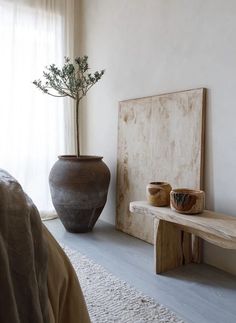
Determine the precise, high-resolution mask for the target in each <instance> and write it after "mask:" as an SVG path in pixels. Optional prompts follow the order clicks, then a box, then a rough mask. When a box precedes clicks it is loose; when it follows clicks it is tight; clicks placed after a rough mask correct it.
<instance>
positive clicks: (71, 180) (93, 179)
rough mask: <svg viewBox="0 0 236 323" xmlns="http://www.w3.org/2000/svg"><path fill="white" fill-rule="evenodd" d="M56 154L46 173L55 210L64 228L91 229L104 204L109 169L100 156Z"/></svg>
mask: <svg viewBox="0 0 236 323" xmlns="http://www.w3.org/2000/svg"><path fill="white" fill-rule="evenodd" d="M58 158H59V160H58V161H57V162H56V163H55V164H54V166H53V167H52V170H51V172H50V175H49V184H50V191H51V196H52V202H53V205H54V207H55V209H56V211H57V214H58V216H59V218H60V219H61V221H62V223H63V225H64V227H65V228H66V230H67V231H70V232H88V231H91V230H92V229H93V227H94V225H95V223H96V221H97V219H98V217H99V215H100V214H101V212H102V210H103V208H104V206H105V204H106V200H107V192H108V187H109V183H110V171H109V169H108V167H107V166H106V164H105V163H104V162H103V161H102V158H103V157H98V156H80V157H76V156H69V155H68V156H59V157H58Z"/></svg>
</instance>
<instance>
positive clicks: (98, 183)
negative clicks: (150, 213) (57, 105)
mask: <svg viewBox="0 0 236 323" xmlns="http://www.w3.org/2000/svg"><path fill="white" fill-rule="evenodd" d="M104 72H105V71H104V70H101V71H96V72H95V73H90V72H89V66H88V57H87V56H82V57H76V58H75V59H74V61H73V62H72V61H71V59H70V58H68V57H65V62H64V65H63V66H62V68H59V67H57V66H56V65H55V64H52V65H50V66H48V67H46V71H44V72H43V78H44V80H43V81H42V80H40V79H39V80H35V81H34V82H33V83H34V84H35V85H36V87H37V88H39V89H40V90H41V91H42V92H43V93H45V94H48V95H51V96H54V97H70V98H71V99H72V100H74V102H75V104H74V109H75V116H76V147H77V152H76V155H62V156H58V160H57V161H56V163H55V164H54V166H53V167H52V169H51V171H50V175H49V185H50V191H51V197H52V202H53V205H54V207H55V209H56V211H57V213H58V216H59V218H60V219H61V221H62V223H63V225H64V227H65V228H66V230H67V231H70V232H88V231H91V230H92V229H93V227H94V225H95V223H96V221H97V219H98V217H99V216H100V214H101V212H102V210H103V208H104V206H105V204H106V200H107V193H108V188H109V183H110V171H109V169H108V167H107V166H106V164H105V163H104V162H103V161H102V158H103V157H100V156H86V155H81V154H80V136H79V106H80V101H81V100H82V98H83V97H84V96H86V94H87V92H88V91H89V90H90V89H91V87H92V86H94V85H95V84H96V83H97V82H98V81H99V80H100V79H101V77H102V76H103V74H104Z"/></svg>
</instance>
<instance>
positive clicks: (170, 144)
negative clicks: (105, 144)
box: [116, 89, 205, 243]
mask: <svg viewBox="0 0 236 323" xmlns="http://www.w3.org/2000/svg"><path fill="white" fill-rule="evenodd" d="M204 103H205V89H195V90H189V91H183V92H176V93H170V94H164V95H158V96H153V97H147V98H141V99H135V100H127V101H123V102H120V106H119V128H118V161H117V216H116V227H117V229H119V230H121V231H124V232H126V233H128V234H131V235H133V236H135V237H138V238H140V239H143V240H145V241H147V242H149V243H153V240H154V236H153V225H154V224H153V217H150V216H147V215H146V214H145V213H142V214H137V213H136V214H132V213H130V212H129V203H130V201H134V200H143V199H145V188H146V185H147V184H148V183H149V182H152V181H166V182H169V183H170V184H171V185H172V187H186V188H195V189H201V188H202V180H203V176H202V175H203V145H204V119H205V104H204Z"/></svg>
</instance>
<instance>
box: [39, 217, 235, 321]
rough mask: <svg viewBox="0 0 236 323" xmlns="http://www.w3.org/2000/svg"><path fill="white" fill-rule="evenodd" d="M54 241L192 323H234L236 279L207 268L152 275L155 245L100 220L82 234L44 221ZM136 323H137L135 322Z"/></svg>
mask: <svg viewBox="0 0 236 323" xmlns="http://www.w3.org/2000/svg"><path fill="white" fill-rule="evenodd" d="M44 223H45V224H46V226H47V228H48V229H49V230H50V231H51V233H52V234H53V235H54V237H55V238H56V239H57V240H58V241H59V242H61V243H63V244H65V245H67V246H68V247H70V248H72V249H75V250H78V251H80V252H81V253H83V254H84V255H86V256H87V257H88V258H90V259H93V260H94V261H95V262H97V263H99V264H100V265H102V266H103V267H104V268H106V269H107V270H108V271H109V272H111V273H113V274H114V275H115V276H117V277H119V278H120V279H122V280H124V281H127V282H128V283H129V284H130V285H132V286H134V287H135V288H136V289H138V290H140V291H142V292H143V293H145V294H146V295H149V296H151V297H153V298H154V299H155V300H156V301H157V302H159V303H161V304H163V305H166V306H167V307H168V308H170V309H172V310H173V311H174V312H176V313H177V314H178V316H179V317H182V318H183V319H184V320H185V322H194V323H236V277H235V276H232V275H230V274H227V273H225V272H223V271H221V270H218V269H216V268H213V267H211V266H208V265H195V264H191V265H187V266H184V267H181V268H179V269H177V270H172V271H170V272H168V273H166V274H164V275H163V274H162V275H155V274H154V272H153V246H151V245H149V244H148V243H145V242H143V241H141V240H139V239H136V238H133V237H131V236H129V235H127V234H124V233H122V232H119V231H116V230H115V229H114V227H113V226H112V225H110V224H108V223H106V222H103V221H98V223H97V224H96V226H95V228H94V231H93V232H91V233H86V234H72V233H69V232H66V231H65V229H64V227H63V226H62V224H61V222H60V221H59V220H58V219H56V220H52V221H46V222H44ZM134 323H135V322H134Z"/></svg>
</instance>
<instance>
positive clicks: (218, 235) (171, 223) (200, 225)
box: [130, 201, 236, 273]
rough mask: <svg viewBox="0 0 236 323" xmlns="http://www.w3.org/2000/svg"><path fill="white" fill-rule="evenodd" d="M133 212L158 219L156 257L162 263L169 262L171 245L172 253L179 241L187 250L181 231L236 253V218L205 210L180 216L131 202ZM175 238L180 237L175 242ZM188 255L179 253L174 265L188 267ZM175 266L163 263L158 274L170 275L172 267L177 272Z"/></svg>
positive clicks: (156, 223)
mask: <svg viewBox="0 0 236 323" xmlns="http://www.w3.org/2000/svg"><path fill="white" fill-rule="evenodd" d="M130 211H131V212H133V213H139V214H144V215H147V216H151V217H153V218H154V224H155V225H154V231H155V232H154V233H155V236H156V237H155V243H154V245H155V248H156V250H155V252H156V254H155V257H156V256H157V257H158V258H159V262H160V261H161V262H162V263H164V262H166V258H167V255H166V253H167V248H169V246H170V244H171V243H172V249H171V250H173V248H175V245H176V241H178V244H179V245H181V248H182V249H183V248H184V247H183V246H184V244H185V240H183V239H185V238H183V235H182V236H181V234H179V233H178V230H179V232H180V231H181V230H182V231H184V232H185V233H189V234H194V235H195V236H197V237H200V238H202V239H204V240H207V241H209V242H211V243H213V244H216V245H218V246H220V247H223V248H227V249H235V250H236V217H235V216H230V215H226V214H222V213H216V212H213V211H208V210H204V212H203V213H201V214H197V215H186V214H180V213H177V212H175V211H173V210H171V209H170V208H169V207H154V206H151V205H149V204H148V203H147V202H145V201H136V202H131V203H130ZM175 228H176V229H175ZM158 235H159V236H158ZM174 235H176V237H175V238H174ZM181 239H182V240H181ZM188 239H189V237H188ZM171 240H172V242H171ZM174 240H175V241H174ZM181 241H182V242H181ZM183 241H184V242H183ZM186 245H187V246H189V245H190V242H189V241H188V242H186ZM187 248H189V247H187ZM185 249H186V248H185ZM158 250H159V251H158ZM169 251H170V250H168V253H169ZM184 251H185V250H182V252H180V251H178V254H177V251H176V252H175V255H174V256H173V257H175V259H174V261H173V259H172V264H173V263H175V265H177V264H180V263H181V261H182V264H183V263H187V262H186V261H185V262H184V260H183V258H184ZM171 252H172V251H171ZM158 253H159V254H158ZM188 253H189V251H188ZM172 254H173V252H172ZM180 257H182V260H181V261H180V260H179V258H180ZM185 258H186V257H185ZM188 258H189V261H190V258H191V256H189V255H188ZM156 260H157V259H155V261H156ZM189 261H188V262H189ZM172 264H168V265H162V264H160V263H159V264H158V263H157V264H156V268H157V271H156V272H158V273H159V272H163V271H166V270H167V269H171V268H172V267H173V268H174V265H173V266H172Z"/></svg>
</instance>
